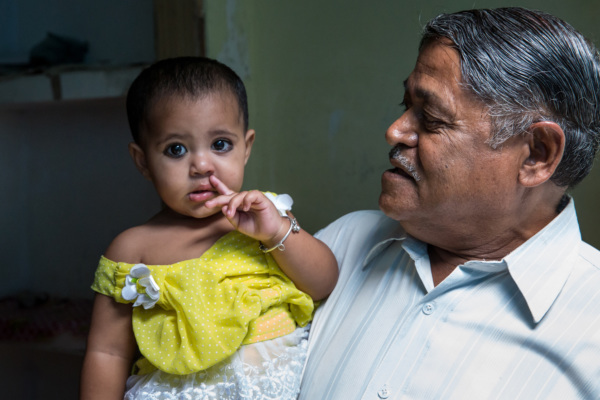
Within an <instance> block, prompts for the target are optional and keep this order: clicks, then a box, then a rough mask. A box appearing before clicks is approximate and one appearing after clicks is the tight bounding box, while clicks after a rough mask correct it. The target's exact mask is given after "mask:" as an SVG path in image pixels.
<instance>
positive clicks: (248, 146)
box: [244, 129, 256, 165]
mask: <svg viewBox="0 0 600 400" xmlns="http://www.w3.org/2000/svg"><path fill="white" fill-rule="evenodd" d="M255 137H256V133H255V132H254V129H249V130H248V131H247V132H246V135H245V136H244V141H245V142H246V155H245V157H246V159H245V160H244V165H246V163H247V162H248V159H249V158H250V153H251V152H252V145H253V144H254V138H255Z"/></svg>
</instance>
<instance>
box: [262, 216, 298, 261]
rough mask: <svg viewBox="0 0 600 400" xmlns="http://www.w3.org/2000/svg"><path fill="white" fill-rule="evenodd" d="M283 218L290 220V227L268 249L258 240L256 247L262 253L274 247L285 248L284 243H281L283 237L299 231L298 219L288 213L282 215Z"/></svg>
mask: <svg viewBox="0 0 600 400" xmlns="http://www.w3.org/2000/svg"><path fill="white" fill-rule="evenodd" d="M282 217H283V218H287V219H289V220H290V229H288V231H287V233H286V234H285V236H284V237H283V239H281V240H280V241H279V243H277V244H276V245H275V246H273V247H271V248H270V249H268V248H267V246H265V245H264V244H262V242H259V243H260V245H259V246H258V248H259V249H260V250H261V251H262V252H263V253H270V252H271V251H273V250H275V249H279V251H284V250H285V245H284V244H283V242H285V239H287V238H288V236H290V233H292V232H294V233H298V232H300V225H298V221H296V218H292V217H290V216H288V215H282Z"/></svg>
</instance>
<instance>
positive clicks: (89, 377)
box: [80, 230, 137, 400]
mask: <svg viewBox="0 0 600 400" xmlns="http://www.w3.org/2000/svg"><path fill="white" fill-rule="evenodd" d="M130 231H131V230H130ZM135 238H136V235H131V232H127V231H126V232H124V233H122V234H120V235H119V236H117V238H115V240H113V242H112V243H111V245H110V246H109V247H108V249H107V250H106V252H105V256H106V257H108V258H109V259H111V260H129V259H132V258H135V257H136V256H133V255H132V254H130V253H131V252H132V251H133V250H132V249H134V248H135V246H133V245H132V244H133V243H134V240H133V239H135ZM132 312H133V307H132V304H124V303H117V302H116V301H115V300H114V299H113V298H111V297H108V296H105V295H103V294H99V293H98V294H96V298H95V300H94V308H93V311H92V323H91V326H90V333H89V335H88V342H87V349H86V353H85V358H84V361H83V369H82V372H81V396H80V398H81V400H91V399H123V395H124V393H125V382H126V381H127V378H128V377H129V375H130V374H131V366H132V364H133V360H134V357H135V353H136V350H137V345H136V342H135V337H134V335H133V328H132V324H131V316H132Z"/></svg>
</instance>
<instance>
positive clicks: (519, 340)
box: [300, 201, 600, 400]
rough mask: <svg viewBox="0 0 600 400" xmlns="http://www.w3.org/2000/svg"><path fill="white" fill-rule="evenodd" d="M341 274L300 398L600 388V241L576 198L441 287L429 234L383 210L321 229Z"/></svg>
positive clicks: (546, 394) (568, 394)
mask: <svg viewBox="0 0 600 400" xmlns="http://www.w3.org/2000/svg"><path fill="white" fill-rule="evenodd" d="M317 237H319V238H320V239H321V240H323V241H324V242H325V243H327V244H328V245H329V246H330V247H331V248H332V250H333V252H334V253H335V254H336V257H337V259H338V262H339V264H340V279H339V282H338V284H337V286H336V288H335V290H334V292H333V293H332V294H331V296H330V297H329V299H328V300H327V301H326V302H325V304H324V305H323V306H321V308H320V309H319V311H318V312H317V315H316V317H315V320H314V322H313V327H312V331H311V338H310V344H309V361H308V364H307V365H306V367H305V373H304V378H303V383H302V390H301V394H300V399H305V400H308V399H310V400H314V399H344V400H350V399H427V400H429V399H461V400H462V399H511V400H513V399H527V400H531V399H561V400H567V399H600V268H599V266H600V252H598V251H597V250H596V249H594V248H593V247H591V246H589V245H588V244H586V243H584V242H583V241H582V240H581V235H580V232H579V225H578V223H577V216H576V214H575V207H574V204H573V201H571V202H570V204H569V205H568V206H567V207H566V208H565V210H563V212H562V213H561V214H560V215H559V216H557V217H556V218H555V219H554V220H553V221H552V222H551V223H550V224H548V225H547V226H546V227H545V228H544V229H543V230H541V231H540V232H538V233H537V234H536V235H535V236H533V237H532V238H530V239H529V240H528V241H527V242H525V243H524V244H522V245H521V246H520V247H519V248H517V249H516V250H514V251H513V252H512V253H510V254H509V255H508V256H506V257H505V258H504V259H502V260H501V261H469V262H467V263H465V264H463V265H461V266H459V267H457V268H456V269H455V270H454V271H453V272H452V273H451V274H450V275H449V276H448V277H447V278H446V279H445V280H444V281H443V282H441V283H440V284H439V285H438V286H437V287H434V285H433V280H432V277H431V269H430V265H429V257H428V254H427V245H426V244H425V243H423V242H420V241H417V240H416V239H414V238H411V237H409V236H407V235H406V234H405V233H404V231H403V230H402V228H401V227H400V226H399V224H398V222H396V221H393V220H391V219H389V218H387V217H386V216H385V215H383V214H382V213H381V212H379V211H359V212H355V213H352V214H349V215H346V216H344V217H342V218H340V219H339V220H337V221H335V222H334V223H332V224H331V225H330V226H328V227H327V228H325V229H323V230H322V231H320V232H319V233H318V234H317Z"/></svg>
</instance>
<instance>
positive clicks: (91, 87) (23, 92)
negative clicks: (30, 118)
mask: <svg viewBox="0 0 600 400" xmlns="http://www.w3.org/2000/svg"><path fill="white" fill-rule="evenodd" d="M144 67H145V65H127V66H119V67H81V66H61V67H54V68H50V69H48V70H45V71H43V72H38V73H20V74H11V75H5V76H0V103H26V102H40V101H58V100H75V99H93V98H105V97H120V96H124V95H125V94H126V93H127V89H128V88H129V85H130V84H131V82H132V81H133V80H134V79H135V77H136V76H137V75H138V74H139V73H140V72H141V70H142V69H143V68H144Z"/></svg>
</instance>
